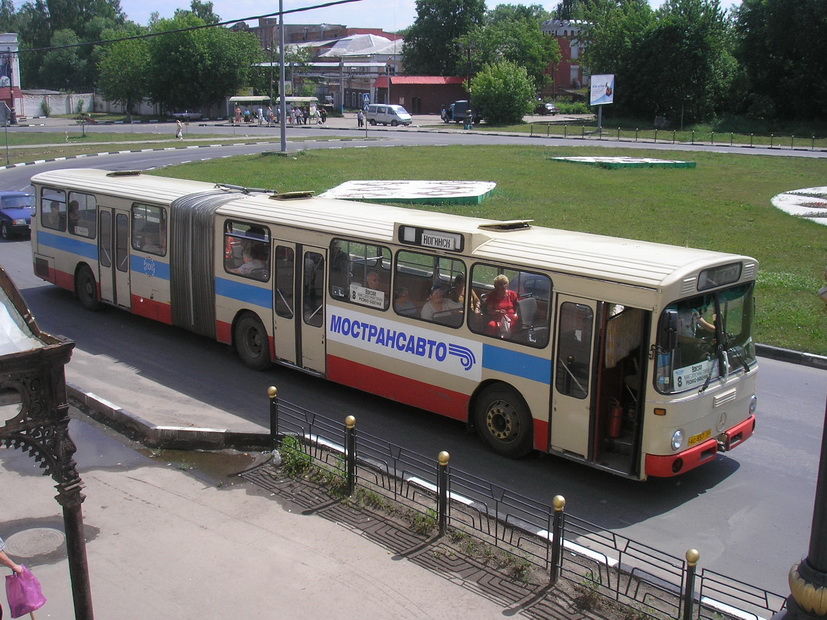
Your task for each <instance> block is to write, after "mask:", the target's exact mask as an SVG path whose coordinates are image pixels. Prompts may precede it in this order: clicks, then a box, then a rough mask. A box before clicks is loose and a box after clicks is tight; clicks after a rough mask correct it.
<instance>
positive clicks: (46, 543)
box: [6, 527, 65, 558]
mask: <svg viewBox="0 0 827 620" xmlns="http://www.w3.org/2000/svg"><path fill="white" fill-rule="evenodd" d="M64 540H65V536H64V535H63V532H61V531H60V530H56V529H54V528H51V527H35V528H31V529H28V530H23V531H22V532H17V533H16V534H12V535H11V536H9V537H8V538H7V539H6V550H7V551H8V553H9V555H10V556H12V557H14V558H33V557H35V556H38V555H46V554H49V553H52V552H54V551H57V550H58V549H60V548H61V547H62V546H63V543H64Z"/></svg>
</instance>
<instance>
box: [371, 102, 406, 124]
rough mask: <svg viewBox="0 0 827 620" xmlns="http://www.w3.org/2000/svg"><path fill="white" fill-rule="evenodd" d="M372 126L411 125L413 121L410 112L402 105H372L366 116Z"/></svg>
mask: <svg viewBox="0 0 827 620" xmlns="http://www.w3.org/2000/svg"><path fill="white" fill-rule="evenodd" d="M365 118H367V120H368V122H369V123H370V124H371V125H376V124H377V123H382V124H383V125H389V124H390V125H393V126H394V127H396V126H397V125H410V124H411V122H412V121H413V119H412V118H411V115H410V114H408V111H407V110H406V109H405V108H403V107H402V106H401V105H386V104H384V103H371V104H370V105H369V106H368V110H367V114H366V115H365Z"/></svg>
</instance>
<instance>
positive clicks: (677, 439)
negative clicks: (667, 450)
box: [672, 429, 683, 451]
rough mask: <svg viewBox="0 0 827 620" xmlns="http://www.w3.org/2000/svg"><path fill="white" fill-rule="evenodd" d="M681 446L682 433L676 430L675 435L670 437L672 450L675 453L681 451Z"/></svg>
mask: <svg viewBox="0 0 827 620" xmlns="http://www.w3.org/2000/svg"><path fill="white" fill-rule="evenodd" d="M682 445H683V431H682V430H680V429H678V430H676V431H675V434H674V435H672V449H673V450H675V451H677V450H680V449H681V446H682Z"/></svg>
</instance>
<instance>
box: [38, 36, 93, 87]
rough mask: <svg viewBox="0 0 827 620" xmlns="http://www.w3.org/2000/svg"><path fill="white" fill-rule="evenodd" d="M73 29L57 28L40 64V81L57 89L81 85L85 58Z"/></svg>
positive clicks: (84, 69) (84, 72) (84, 71)
mask: <svg viewBox="0 0 827 620" xmlns="http://www.w3.org/2000/svg"><path fill="white" fill-rule="evenodd" d="M79 42H80V39H78V36H77V35H76V34H75V33H74V31H73V30H70V29H68V28H67V29H66V30H58V31H57V32H56V33H55V34H54V36H53V37H52V47H54V48H56V49H53V50H51V51H48V52H46V54H45V56H44V57H43V64H42V65H41V66H40V81H41V82H42V83H43V84H49V85H50V87H51V88H55V89H58V90H76V89H77V88H78V86H83V85H84V84H83V82H84V77H85V74H86V62H87V61H86V58H85V56H86V55H85V54H83V53H81V48H80V47H73V46H75V45H77V44H78V43H79Z"/></svg>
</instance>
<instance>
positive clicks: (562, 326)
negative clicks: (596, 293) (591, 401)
mask: <svg viewBox="0 0 827 620" xmlns="http://www.w3.org/2000/svg"><path fill="white" fill-rule="evenodd" d="M592 322H593V313H592V309H591V308H589V307H588V306H584V305H582V304H576V303H572V302H565V303H564V304H563V305H562V306H560V321H559V334H560V335H559V343H558V347H557V363H556V372H555V375H556V377H557V378H556V380H555V383H556V386H557V391H558V392H560V393H561V394H564V395H566V396H572V397H574V398H581V399H582V398H586V397H587V396H588V395H589V369H590V365H591V364H590V361H591V350H592Z"/></svg>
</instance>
